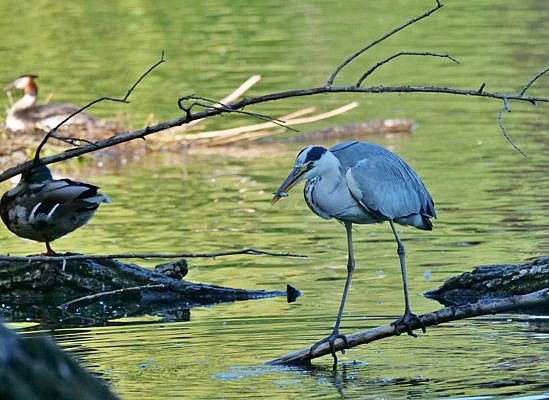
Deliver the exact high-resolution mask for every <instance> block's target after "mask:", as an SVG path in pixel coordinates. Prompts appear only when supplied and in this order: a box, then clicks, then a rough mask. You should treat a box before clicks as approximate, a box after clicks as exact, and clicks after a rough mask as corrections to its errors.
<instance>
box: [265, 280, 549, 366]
mask: <svg viewBox="0 0 549 400" xmlns="http://www.w3.org/2000/svg"><path fill="white" fill-rule="evenodd" d="M542 305H549V288H546V289H542V290H538V291H536V292H533V293H529V294H525V295H520V296H511V297H506V298H502V299H497V300H481V301H478V302H476V303H473V304H466V305H462V306H455V307H446V308H442V309H440V310H437V311H435V312H431V313H427V314H422V315H419V319H420V320H421V321H422V322H423V324H424V325H425V326H433V325H439V324H442V323H445V322H450V321H456V320H460V319H465V318H472V317H478V316H481V315H489V314H498V313H506V312H510V311H514V310H517V309H525V308H530V307H539V306H542ZM400 328H401V331H403V330H405V327H404V326H403V325H402V326H400ZM418 328H420V326H419V323H417V322H415V323H414V324H413V325H412V329H418ZM390 336H395V327H394V326H393V325H391V324H386V325H382V326H379V327H377V328H373V329H368V330H367V331H363V332H359V333H355V334H351V335H346V338H347V342H348V344H349V348H352V347H356V346H358V345H361V344H366V343H370V342H373V341H375V340H380V339H383V338H386V337H390ZM410 340H412V339H410ZM309 349H310V348H309V347H308V348H305V349H302V350H298V351H295V352H293V353H290V354H287V355H285V356H283V357H280V358H277V359H275V360H272V361H269V362H268V363H267V364H270V365H279V364H294V365H300V364H301V365H304V364H305V365H308V364H310V362H311V360H312V359H314V358H318V357H321V356H325V355H328V354H329V355H331V352H330V345H329V344H328V343H323V344H321V345H320V346H318V347H317V348H316V349H315V350H314V352H313V353H310V352H309ZM335 349H336V351H340V350H344V349H345V346H344V342H343V340H341V339H337V340H336V342H335Z"/></svg>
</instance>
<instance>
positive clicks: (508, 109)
mask: <svg viewBox="0 0 549 400" xmlns="http://www.w3.org/2000/svg"><path fill="white" fill-rule="evenodd" d="M547 72H549V67H546V68H545V69H543V70H542V71H540V72H538V73H537V74H536V75H534V76H533V77H531V78H530V79H529V80H528V82H527V83H526V85H524V86H523V88H522V90H521V91H520V92H519V95H521V96H523V95H524V94H525V93H526V91H527V90H528V89H529V88H530V87H531V86H532V85H533V84H534V82H535V81H537V80H538V79H539V78H541V77H542V76H543V75H545V74H546V73H547ZM482 87H484V85H483V86H482ZM482 87H481V89H479V92H480V91H482ZM531 103H532V104H533V105H534V106H535V105H536V101H532V102H531ZM505 112H511V106H510V105H509V98H508V97H504V98H503V106H502V107H501V109H500V110H499V113H498V118H497V121H498V126H499V130H500V131H501V133H503V137H504V138H505V140H507V142H508V143H509V144H510V145H511V146H513V148H514V149H515V150H516V151H518V152H519V153H520V155H522V156H523V157H524V158H527V157H528V156H527V155H526V153H524V152H523V151H522V150H521V149H520V148H519V147H518V146H517V145H516V144H515V143H514V142H513V141H512V140H511V136H509V133H508V132H507V129H505V125H504V124H503V114H505Z"/></svg>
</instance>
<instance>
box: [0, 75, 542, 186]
mask: <svg viewBox="0 0 549 400" xmlns="http://www.w3.org/2000/svg"><path fill="white" fill-rule="evenodd" d="M321 93H375V94H380V93H436V94H451V95H458V96H471V97H483V98H493V99H501V100H504V99H505V98H507V99H508V100H516V101H526V102H529V103H535V102H543V103H549V98H546V97H534V96H527V95H525V94H520V93H516V94H514V93H498V92H487V91H479V90H478V89H456V88H448V87H438V86H370V87H362V86H360V87H357V86H319V87H313V88H306V89H296V90H287V91H282V92H276V93H270V94H266V95H262V96H257V97H248V98H244V99H242V100H239V101H236V102H233V103H229V104H227V105H226V106H227V108H209V109H207V110H203V111H200V112H194V113H193V112H191V110H189V109H187V110H186V113H185V115H184V116H183V117H181V118H178V119H174V120H171V121H166V122H162V123H159V124H157V125H152V126H147V127H145V128H142V129H138V130H136V131H132V132H124V133H120V134H118V135H115V136H112V137H110V138H107V139H104V140H101V141H97V142H96V143H95V145H89V144H88V145H84V146H80V147H76V148H73V149H69V150H67V151H65V152H63V153H58V154H55V155H52V156H48V157H43V158H41V159H40V161H41V162H42V163H44V164H51V163H54V162H59V161H63V160H67V159H70V158H74V157H78V156H80V155H83V154H87V153H91V152H93V151H96V150H98V149H104V148H107V147H111V146H115V145H117V144H120V143H124V142H129V141H131V140H135V139H143V138H144V137H145V136H148V135H151V134H153V133H156V132H160V131H163V130H166V129H168V128H173V127H175V126H181V125H184V124H187V123H189V122H191V121H194V120H198V119H204V118H208V117H212V116H214V115H220V114H223V113H228V112H234V111H235V110H240V109H242V108H245V107H247V106H249V105H252V104H260V103H265V102H268V101H275V100H280V99H286V98H291V97H301V96H312V95H317V94H321ZM187 98H189V96H185V97H183V98H182V100H185V99H187ZM32 165H33V161H32V160H31V161H26V162H24V163H22V164H19V165H17V166H15V167H12V168H9V169H7V170H5V171H4V172H2V173H1V174H0V182H3V181H5V180H7V179H9V178H11V177H12V176H15V175H18V174H20V173H22V172H23V171H26V170H27V169H29V168H31V167H32Z"/></svg>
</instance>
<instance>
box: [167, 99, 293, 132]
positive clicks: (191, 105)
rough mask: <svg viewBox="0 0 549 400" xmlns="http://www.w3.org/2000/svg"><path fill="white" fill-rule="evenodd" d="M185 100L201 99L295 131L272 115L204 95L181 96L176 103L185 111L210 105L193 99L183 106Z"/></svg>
mask: <svg viewBox="0 0 549 400" xmlns="http://www.w3.org/2000/svg"><path fill="white" fill-rule="evenodd" d="M187 100H202V101H206V102H208V103H211V104H213V105H214V106H213V108H218V109H221V110H224V111H226V112H230V113H239V114H244V115H248V116H250V117H254V118H257V119H260V120H263V121H268V122H272V123H273V124H275V125H278V126H280V127H282V128H286V129H289V130H291V131H294V132H297V130H296V129H293V128H290V127H289V126H287V125H286V123H285V122H284V121H281V120H278V119H276V118H273V117H270V116H268V115H265V114H259V113H255V112H251V111H243V110H235V109H233V108H231V107H230V105H227V104H224V103H222V102H220V101H217V100H211V99H208V98H206V97H201V96H196V95H190V96H185V97H182V98H180V99H179V101H178V102H177V104H178V105H179V108H180V109H181V110H183V111H185V112H186V113H190V112H191V111H192V108H193V107H195V106H199V107H202V108H206V109H211V107H212V106H211V105H208V104H203V103H201V102H199V101H195V102H192V103H191V104H190V105H189V106H188V107H187V106H184V105H183V102H185V101H187Z"/></svg>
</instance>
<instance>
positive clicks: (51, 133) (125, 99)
mask: <svg viewBox="0 0 549 400" xmlns="http://www.w3.org/2000/svg"><path fill="white" fill-rule="evenodd" d="M163 62H165V59H164V50H162V54H161V55H160V60H158V61H157V62H156V63H154V64H153V65H151V66H150V67H149V69H147V71H145V72H144V73H143V74H141V76H140V77H139V78H138V79H137V80H136V81H135V82H134V83H133V85H132V86H131V87H130V88H129V89H128V91H127V92H126V95H125V96H124V97H123V98H116V97H109V96H104V97H100V98H98V99H95V100H93V101H91V102H89V103H88V104H86V105H85V106H84V107H81V108H80V109H78V110H77V111H75V112H73V113H72V114H71V115H69V116H68V117H67V118H65V119H64V120H63V121H61V122H60V123H58V124H57V125H56V126H55V127H54V128H53V129H51V130H50V131H49V132H48V133H47V134H46V136H44V139H42V141H41V142H40V144H39V145H38V147H37V148H36V152H35V154H34V163H37V162H38V161H39V159H40V152H41V150H42V148H43V147H44V145H45V144H46V143H47V141H48V139H49V138H50V137H52V136H55V133H56V132H57V129H59V127H61V126H62V125H63V124H65V123H66V122H67V121H69V120H70V119H71V118H72V117H74V116H75V115H78V114H80V113H81V112H83V111H84V110H86V109H88V108H90V107H91V106H93V105H94V104H97V103H99V102H101V101H113V102H119V103H129V100H128V98H129V97H130V95H131V94H132V92H133V91H134V90H135V88H136V87H137V85H139V83H140V82H141V81H142V80H143V79H144V78H145V77H146V76H147V75H148V74H149V73H151V72H152V70H154V69H155V68H156V67H158V66H159V65H160V64H162V63H163ZM58 139H60V138H58ZM60 140H63V139H60ZM78 140H82V139H78ZM90 144H91V143H90Z"/></svg>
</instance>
